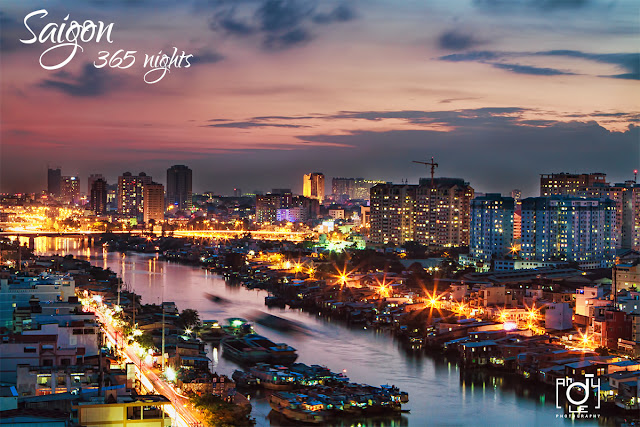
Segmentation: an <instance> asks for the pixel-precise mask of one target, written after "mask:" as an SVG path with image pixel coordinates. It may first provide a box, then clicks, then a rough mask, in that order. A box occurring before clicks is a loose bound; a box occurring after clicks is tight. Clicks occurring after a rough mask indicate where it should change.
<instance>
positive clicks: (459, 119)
mask: <svg viewBox="0 0 640 427" xmlns="http://www.w3.org/2000/svg"><path fill="white" fill-rule="evenodd" d="M527 111H531V110H528V109H526V108H520V107H485V108H475V109H461V110H452V111H420V110H402V111H341V112H339V113H337V114H332V115H327V116H324V117H323V118H324V119H327V120H345V119H346V120H358V119H360V120H366V121H381V120H386V119H395V120H404V121H406V122H407V123H409V124H414V125H427V124H428V125H441V126H448V127H459V126H474V125H479V124H485V123H487V122H491V121H492V119H493V118H495V117H501V118H502V119H503V120H505V121H509V122H514V121H517V120H519V118H520V116H521V115H522V114H523V113H525V112H527Z"/></svg>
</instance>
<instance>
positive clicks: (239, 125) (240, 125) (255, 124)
mask: <svg viewBox="0 0 640 427" xmlns="http://www.w3.org/2000/svg"><path fill="white" fill-rule="evenodd" d="M210 121H211V120H210ZM205 126H206V127H212V128H236V129H250V128H265V127H274V128H308V127H310V126H305V125H291V124H283V123H265V122H261V121H246V122H231V123H219V124H215V125H205Z"/></svg>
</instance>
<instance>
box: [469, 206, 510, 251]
mask: <svg viewBox="0 0 640 427" xmlns="http://www.w3.org/2000/svg"><path fill="white" fill-rule="evenodd" d="M514 206H515V202H514V200H513V198H512V197H502V196H501V195H500V194H487V195H485V196H483V197H476V198H475V199H473V200H471V227H470V228H471V230H470V238H469V255H470V256H471V257H473V258H477V259H481V260H484V261H490V260H491V259H494V258H504V257H505V256H506V255H508V254H509V252H510V250H511V247H512V245H513V214H514Z"/></svg>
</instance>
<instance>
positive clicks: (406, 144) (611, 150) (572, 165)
mask: <svg viewBox="0 0 640 427" xmlns="http://www.w3.org/2000/svg"><path fill="white" fill-rule="evenodd" d="M519 110H520V109H518V108H516V109H507V110H505V111H515V112H517V111H519ZM490 111H491V110H489V111H483V110H480V111H479V112H474V111H472V110H460V111H458V112H446V114H445V115H443V114H444V112H425V115H426V116H433V117H436V116H439V117H440V120H443V121H444V120H446V121H447V122H448V123H451V124H454V125H456V126H454V127H453V129H452V130H449V131H447V132H440V131H436V130H433V129H410V130H385V131H376V130H365V129H363V130H355V131H350V132H345V133H343V134H316V135H312V134H309V135H302V136H300V137H299V138H300V139H302V140H305V141H311V142H316V143H317V142H325V143H338V144H344V145H348V146H352V147H353V148H352V149H351V148H344V149H340V154H339V155H336V154H335V151H333V152H328V153H326V154H324V155H322V154H318V155H317V156H314V155H312V154H310V155H309V156H307V157H310V158H312V159H313V162H314V163H315V164H320V163H323V164H326V165H328V166H325V167H324V169H323V172H324V173H325V175H328V176H330V174H331V173H340V171H344V170H348V171H350V172H351V173H353V174H360V175H364V176H366V177H369V178H377V179H385V180H396V181H399V180H400V179H402V178H409V180H410V182H417V178H418V177H420V176H425V171H424V170H423V169H415V170H413V169H411V167H410V166H411V160H412V159H419V158H429V157H431V156H435V158H436V161H437V162H438V163H439V164H440V168H439V169H438V174H439V176H457V177H461V178H464V179H466V180H469V181H470V182H471V185H472V186H473V187H474V188H476V189H478V190H479V191H492V192H497V191H500V192H503V193H506V192H508V191H510V190H512V189H513V188H521V189H522V190H524V191H525V193H528V194H529V195H534V194H535V192H536V191H537V188H536V182H538V181H537V180H538V179H539V174H540V173H550V172H562V171H573V170H579V171H589V170H599V171H604V172H609V173H611V174H614V175H616V176H615V177H612V178H611V179H612V180H615V179H621V176H620V175H621V173H620V171H621V170H633V168H635V167H637V159H638V158H639V157H640V145H638V139H639V138H640V128H638V127H635V126H629V127H628V129H627V130H626V131H624V132H613V131H609V130H607V129H605V128H604V127H602V126H600V125H599V124H598V123H596V122H595V121H572V122H562V121H556V120H544V119H540V120H530V119H524V120H523V119H521V118H520V117H519V116H517V115H516V117H515V118H514V117H513V116H511V115H500V114H493V113H491V112H490ZM473 114H477V115H478V116H480V117H482V120H475V121H474V122H473V126H469V120H470V119H469V116H470V115H473ZM411 116H415V112H414V113H413V114H411ZM363 153H366V155H367V161H366V162H358V159H359V158H361V157H362V155H363ZM619 153H628V155H625V156H622V157H621V156H620V154H619ZM321 156H323V157H321ZM323 160H324V161H325V162H323ZM360 163H363V164H362V165H360ZM354 168H355V169H354ZM316 169H317V167H316ZM334 176H338V175H334Z"/></svg>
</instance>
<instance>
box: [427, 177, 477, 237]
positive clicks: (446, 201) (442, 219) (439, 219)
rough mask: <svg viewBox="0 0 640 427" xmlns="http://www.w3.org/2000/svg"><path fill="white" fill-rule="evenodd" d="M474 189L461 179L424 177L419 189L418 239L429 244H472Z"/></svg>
mask: <svg viewBox="0 0 640 427" xmlns="http://www.w3.org/2000/svg"><path fill="white" fill-rule="evenodd" d="M473 195H474V190H473V188H471V186H470V185H469V183H468V182H465V181H464V180H463V179H459V178H436V179H435V180H434V185H433V187H432V186H431V180H420V185H419V186H418V188H417V189H416V203H415V206H416V214H415V227H416V228H415V231H416V237H415V240H416V241H417V242H419V243H422V244H423V245H427V246H439V247H449V246H467V245H469V228H470V222H471V218H470V206H471V199H473Z"/></svg>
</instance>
